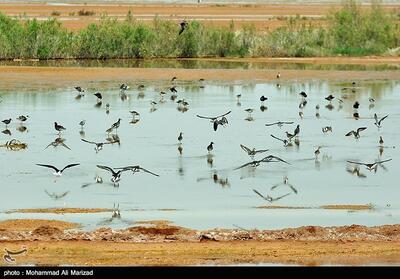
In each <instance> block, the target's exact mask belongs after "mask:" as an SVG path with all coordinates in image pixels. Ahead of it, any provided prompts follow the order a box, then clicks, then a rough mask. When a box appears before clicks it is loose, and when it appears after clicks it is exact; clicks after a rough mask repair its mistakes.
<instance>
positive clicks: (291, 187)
mask: <svg viewBox="0 0 400 279" xmlns="http://www.w3.org/2000/svg"><path fill="white" fill-rule="evenodd" d="M281 185H287V186H288V187H289V188H290V189H291V190H292V191H293V193H295V194H297V189H296V188H295V187H294V186H293V185H292V184H290V183H289V178H288V177H287V176H285V177H284V178H283V183H278V184H275V185H274V186H272V187H271V191H273V190H274V189H275V188H277V187H278V186H281Z"/></svg>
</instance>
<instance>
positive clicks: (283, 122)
mask: <svg viewBox="0 0 400 279" xmlns="http://www.w3.org/2000/svg"><path fill="white" fill-rule="evenodd" d="M293 123H294V122H287V121H278V122H274V123H269V124H268V123H267V124H265V126H273V125H278V127H279V128H280V127H282V126H283V125H284V124H293Z"/></svg>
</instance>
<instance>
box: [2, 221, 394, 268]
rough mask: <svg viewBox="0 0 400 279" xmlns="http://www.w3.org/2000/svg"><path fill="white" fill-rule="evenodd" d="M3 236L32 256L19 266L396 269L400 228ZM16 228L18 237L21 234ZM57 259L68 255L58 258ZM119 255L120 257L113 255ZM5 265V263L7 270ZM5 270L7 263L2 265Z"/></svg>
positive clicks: (164, 228)
mask: <svg viewBox="0 0 400 279" xmlns="http://www.w3.org/2000/svg"><path fill="white" fill-rule="evenodd" d="M25 222H28V223H30V222H31V220H29V219H27V220H20V221H19V222H15V224H17V223H19V227H18V226H14V227H13V229H4V228H2V229H0V239H1V240H0V246H1V247H4V248H7V249H9V250H18V249H20V248H21V247H22V246H25V247H26V248H27V249H28V252H27V253H26V254H25V255H21V256H18V258H17V257H16V258H17V262H18V264H36V265H59V264H72V265H229V264H235V265H237V264H254V265H257V264H261V265H262V264H268V263H271V264H284V265H288V264H291V265H332V264H333V265H336V264H337V265H376V264H380V265H382V264H383V265H395V264H399V263H400V225H399V224H398V225H383V226H375V227H366V226H360V225H351V226H338V227H320V226H303V227H299V228H287V229H282V230H246V229H212V230H202V231H200V230H192V229H188V228H183V227H179V226H175V225H173V224H170V223H169V222H168V221H163V220H159V221H147V222H140V223H138V224H137V225H135V226H132V227H130V228H127V229H123V230H112V229H110V228H106V227H104V228H99V229H97V230H94V231H91V232H83V231H81V230H79V229H72V230H71V229H69V230H68V229H66V228H70V227H65V224H64V223H61V224H58V223H57V222H56V221H51V222H52V223H46V220H41V221H39V222H37V224H36V225H37V226H38V227H37V228H35V229H33V227H32V226H29V227H26V228H29V229H27V230H24V229H23V228H24V226H25V225H26V224H25ZM17 228H18V230H17ZM59 255H63V257H60V256H59ZM116 255H118V256H116ZM3 264H4V263H3ZM0 265H2V264H0Z"/></svg>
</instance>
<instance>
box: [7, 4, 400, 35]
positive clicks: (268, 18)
mask: <svg viewBox="0 0 400 279" xmlns="http://www.w3.org/2000/svg"><path fill="white" fill-rule="evenodd" d="M337 8H339V6H338V5H327V4H308V5H304V4H290V5H279V4H269V5H266V4H257V5H255V4H254V5H253V4H243V5H239V4H201V5H197V4H195V5H189V4H186V5H176V4H169V5H165V4H164V5H160V4H146V5H138V4H136V5H135V4H133V5H131V4H101V5H90V4H89V5H84V4H71V5H46V4H17V3H2V4H0V11H1V12H3V13H5V14H7V15H10V16H19V15H24V17H25V19H30V18H38V19H39V20H45V19H47V18H49V17H52V16H54V14H55V13H57V16H54V17H56V18H58V20H60V21H61V22H62V23H63V25H64V26H65V27H67V28H68V29H71V30H76V29H81V28H83V27H85V26H87V25H88V24H90V23H93V22H98V21H99V19H100V17H101V15H102V14H107V15H109V16H112V17H116V18H118V19H119V20H123V19H125V17H126V15H127V13H128V12H129V11H131V12H132V15H133V17H134V18H135V19H137V20H141V21H143V22H148V23H151V21H152V20H153V19H154V17H155V16H156V15H157V16H158V17H160V18H164V19H170V20H176V21H178V20H182V19H184V18H185V19H188V20H191V19H196V20H199V21H203V22H204V23H205V24H210V25H217V26H222V25H223V26H227V25H229V23H230V21H231V20H233V21H234V22H235V25H236V27H240V26H241V25H243V24H247V23H252V24H254V25H255V26H256V28H257V29H259V30H271V29H274V28H277V27H279V26H282V25H284V24H285V20H286V18H287V17H289V16H296V15H300V16H301V17H302V20H303V22H304V23H307V24H312V25H324V24H326V23H325V17H326V15H327V14H328V13H329V12H330V11H331V10H332V9H337ZM362 8H363V9H369V8H370V7H369V5H364V6H363V7H362ZM399 8H400V5H384V9H385V10H389V11H392V10H397V9H399ZM80 10H85V11H90V12H93V13H94V14H93V15H90V16H79V15H78V12H79V11H80Z"/></svg>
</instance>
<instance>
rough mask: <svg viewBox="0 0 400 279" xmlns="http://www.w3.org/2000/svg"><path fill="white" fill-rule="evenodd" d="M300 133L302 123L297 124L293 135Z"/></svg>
mask: <svg viewBox="0 0 400 279" xmlns="http://www.w3.org/2000/svg"><path fill="white" fill-rule="evenodd" d="M299 134H300V125H297V126H296V129H294V132H293V135H294V136H298V135H299Z"/></svg>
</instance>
